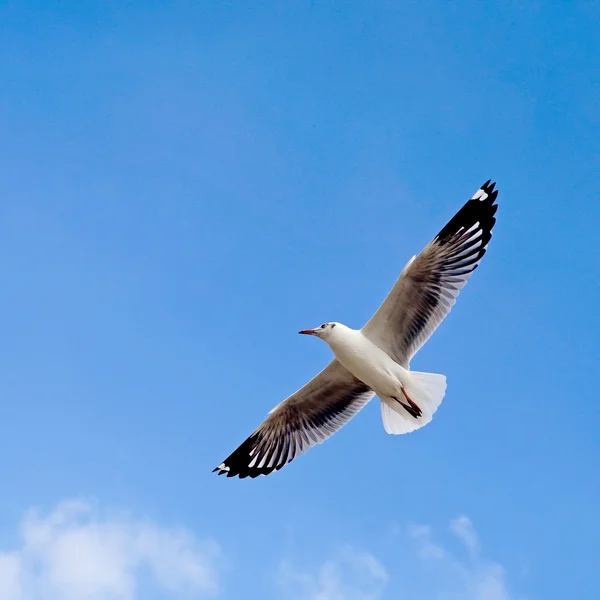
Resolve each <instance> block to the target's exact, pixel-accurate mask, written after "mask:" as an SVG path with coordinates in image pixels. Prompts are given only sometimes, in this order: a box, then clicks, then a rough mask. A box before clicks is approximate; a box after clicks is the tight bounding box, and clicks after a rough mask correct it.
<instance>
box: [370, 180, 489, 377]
mask: <svg viewBox="0 0 600 600" xmlns="http://www.w3.org/2000/svg"><path fill="white" fill-rule="evenodd" d="M495 185H496V184H495V183H491V184H490V181H487V182H486V183H484V184H483V185H482V186H481V188H480V189H479V190H477V192H476V193H475V194H474V195H473V196H472V198H471V199H470V200H468V201H467V203H466V204H465V205H464V206H463V207H462V208H461V209H460V210H459V211H458V212H457V213H456V215H454V217H452V219H450V221H449V222H448V224H447V225H446V226H445V227H444V228H443V229H442V230H441V231H440V232H439V233H438V234H437V236H436V237H435V238H434V239H433V240H432V241H431V242H430V243H429V244H428V245H427V246H426V247H425V248H424V249H423V251H422V252H421V253H420V254H419V255H418V256H417V257H414V256H413V258H411V260H410V261H409V262H408V263H407V265H406V266H405V267H404V269H403V270H402V273H401V274H400V277H399V278H398V280H397V281H396V283H395V284H394V287H393V288H392V290H391V292H390V293H389V294H388V296H387V298H386V299H385V300H384V302H383V304H382V305H381V306H380V307H379V309H378V310H377V312H376V313H375V314H374V315H373V317H372V318H371V319H370V320H369V321H368V322H367V323H366V324H365V326H364V327H363V329H362V331H363V333H364V334H365V335H366V336H367V337H368V338H369V339H370V340H372V341H373V342H375V343H376V344H378V345H379V346H380V347H381V348H382V349H383V350H386V351H387V352H388V353H389V354H390V355H391V356H392V357H393V358H394V359H395V360H396V361H398V363H400V364H401V365H403V366H405V367H408V364H409V362H410V359H411V358H412V357H413V356H414V355H415V354H416V352H417V351H418V350H419V348H421V346H422V345H423V344H424V343H425V342H426V341H427V340H428V339H429V337H430V336H431V334H432V333H433V332H434V331H435V329H436V328H437V326H438V325H439V324H440V323H441V322H442V321H443V320H444V318H445V317H446V316H447V314H448V313H449V312H450V309H451V308H452V306H453V305H454V303H455V302H456V298H457V296H458V294H459V292H460V290H461V289H462V288H463V287H464V286H465V284H466V283H467V281H468V279H469V277H470V275H471V273H472V272H473V271H474V270H475V269H476V268H477V267H478V265H479V262H480V261H481V259H482V257H483V255H484V254H485V252H486V248H487V245H488V242H489V241H490V239H491V237H492V228H493V226H494V223H495V222H496V218H495V217H494V214H495V213H496V210H497V209H498V206H497V205H496V204H495V201H496V198H497V196H498V191H497V190H496V191H495V190H494V186H495Z"/></svg>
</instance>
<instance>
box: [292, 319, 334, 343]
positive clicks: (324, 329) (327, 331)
mask: <svg viewBox="0 0 600 600" xmlns="http://www.w3.org/2000/svg"><path fill="white" fill-rule="evenodd" d="M336 327H337V328H338V329H340V328H341V327H343V325H341V323H323V325H319V327H317V328H316V329H303V330H302V331H299V332H298V333H302V334H304V335H315V336H317V337H320V338H322V339H324V340H329V339H331V338H332V337H333V336H334V335H335V333H336V331H335V328H336Z"/></svg>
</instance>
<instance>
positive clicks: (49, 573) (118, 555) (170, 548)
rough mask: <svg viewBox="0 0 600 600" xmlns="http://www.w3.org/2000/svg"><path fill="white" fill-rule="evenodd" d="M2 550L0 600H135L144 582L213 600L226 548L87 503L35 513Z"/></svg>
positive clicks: (176, 530)
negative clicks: (17, 541) (222, 551)
mask: <svg viewBox="0 0 600 600" xmlns="http://www.w3.org/2000/svg"><path fill="white" fill-rule="evenodd" d="M19 534H20V545H19V547H18V548H16V549H12V550H9V551H6V552H0V600H136V599H137V598H138V597H139V594H138V592H139V587H140V585H141V584H143V583H144V582H145V581H146V579H148V581H151V582H152V583H153V584H154V585H155V586H156V587H157V588H159V589H161V590H163V591H165V592H168V593H169V594H170V596H171V597H176V596H182V595H187V594H190V595H193V597H194V598H199V597H200V598H202V597H211V596H215V595H216V594H217V592H218V589H219V581H218V573H219V563H220V550H219V547H218V545H217V544H216V543H215V542H212V541H201V540H198V539H196V538H195V537H194V536H193V535H192V534H191V533H190V532H189V531H187V530H185V529H181V528H167V527H161V526H158V525H156V524H154V523H151V522H147V521H141V520H136V519H133V518H131V517H130V516H126V515H114V514H113V515H103V514H101V513H100V512H99V511H98V510H97V509H95V508H94V507H93V506H92V505H90V504H88V503H85V502H81V501H68V502H63V503H61V504H59V505H58V506H57V507H56V508H55V509H54V510H53V511H51V512H50V513H49V514H46V515H40V514H39V513H38V512H36V511H29V512H28V513H27V514H26V515H25V517H24V519H23V522H22V523H21V526H20V528H19Z"/></svg>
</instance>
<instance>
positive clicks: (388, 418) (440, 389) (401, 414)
mask: <svg viewBox="0 0 600 600" xmlns="http://www.w3.org/2000/svg"><path fill="white" fill-rule="evenodd" d="M410 375H411V379H410V382H408V383H407V384H406V385H405V386H404V389H405V390H406V393H407V394H408V397H409V398H410V399H411V400H412V401H413V402H414V403H415V404H417V405H418V406H419V408H420V409H421V411H422V414H421V415H420V416H419V417H413V416H412V415H411V414H409V413H408V411H407V410H406V409H405V408H404V407H403V406H402V404H400V402H398V401H397V400H395V399H394V398H386V397H385V396H384V397H383V398H381V419H382V421H383V426H384V428H385V430H386V431H387V433H391V434H395V435H398V434H401V433H409V432H411V431H414V430H415V429H419V428H420V427H423V425H427V423H429V421H431V419H432V418H433V414H434V413H435V411H436V410H437V409H438V407H439V405H440V404H441V403H442V400H443V399H444V395H445V393H446V377H445V376H444V375H438V374H437V373H420V372H419V371H410ZM400 400H401V401H402V402H404V401H405V399H404V398H402V397H401V398H400Z"/></svg>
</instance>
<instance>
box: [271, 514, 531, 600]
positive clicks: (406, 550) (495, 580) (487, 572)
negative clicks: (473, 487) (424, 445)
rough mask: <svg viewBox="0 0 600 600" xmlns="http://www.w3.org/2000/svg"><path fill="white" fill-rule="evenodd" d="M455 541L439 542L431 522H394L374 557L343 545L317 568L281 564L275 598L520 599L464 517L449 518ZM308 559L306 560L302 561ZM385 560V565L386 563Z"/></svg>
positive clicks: (295, 563) (304, 599)
mask: <svg viewBox="0 0 600 600" xmlns="http://www.w3.org/2000/svg"><path fill="white" fill-rule="evenodd" d="M448 530H449V532H450V533H451V535H452V536H453V538H454V539H455V540H456V541H458V542H459V546H458V548H457V546H456V543H455V544H451V543H442V542H440V541H439V539H438V536H436V535H435V532H434V530H433V528H432V527H431V526H429V525H410V526H408V527H398V526H397V525H395V526H393V527H392V531H391V534H392V542H391V543H390V542H389V541H388V542H386V543H385V544H384V546H385V551H382V554H381V555H379V556H378V557H376V556H374V555H373V554H371V553H369V552H365V551H361V550H357V549H356V548H346V549H345V550H343V551H341V552H339V553H338V554H337V555H336V556H335V557H334V558H330V559H328V560H326V561H324V562H322V563H321V564H320V565H318V566H317V567H313V568H306V567H305V566H303V567H300V566H299V561H298V560H294V561H292V560H286V561H284V562H283V563H281V565H280V568H279V572H278V584H279V594H278V595H277V597H278V598H285V599H286V600H385V599H386V598H390V599H397V598H410V599H411V600H522V597H520V596H516V595H514V593H512V592H510V591H509V589H508V585H507V581H506V575H505V570H504V568H503V566H502V565H501V564H500V563H499V562H497V561H494V560H490V559H488V558H487V557H485V555H484V554H483V544H482V543H481V542H480V540H479V536H478V534H477V531H476V530H475V527H474V526H473V523H472V522H471V520H470V519H469V518H468V517H466V516H459V517H457V518H456V519H453V520H452V521H450V523H449V525H448ZM304 564H306V562H304ZM384 565H385V566H384Z"/></svg>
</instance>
